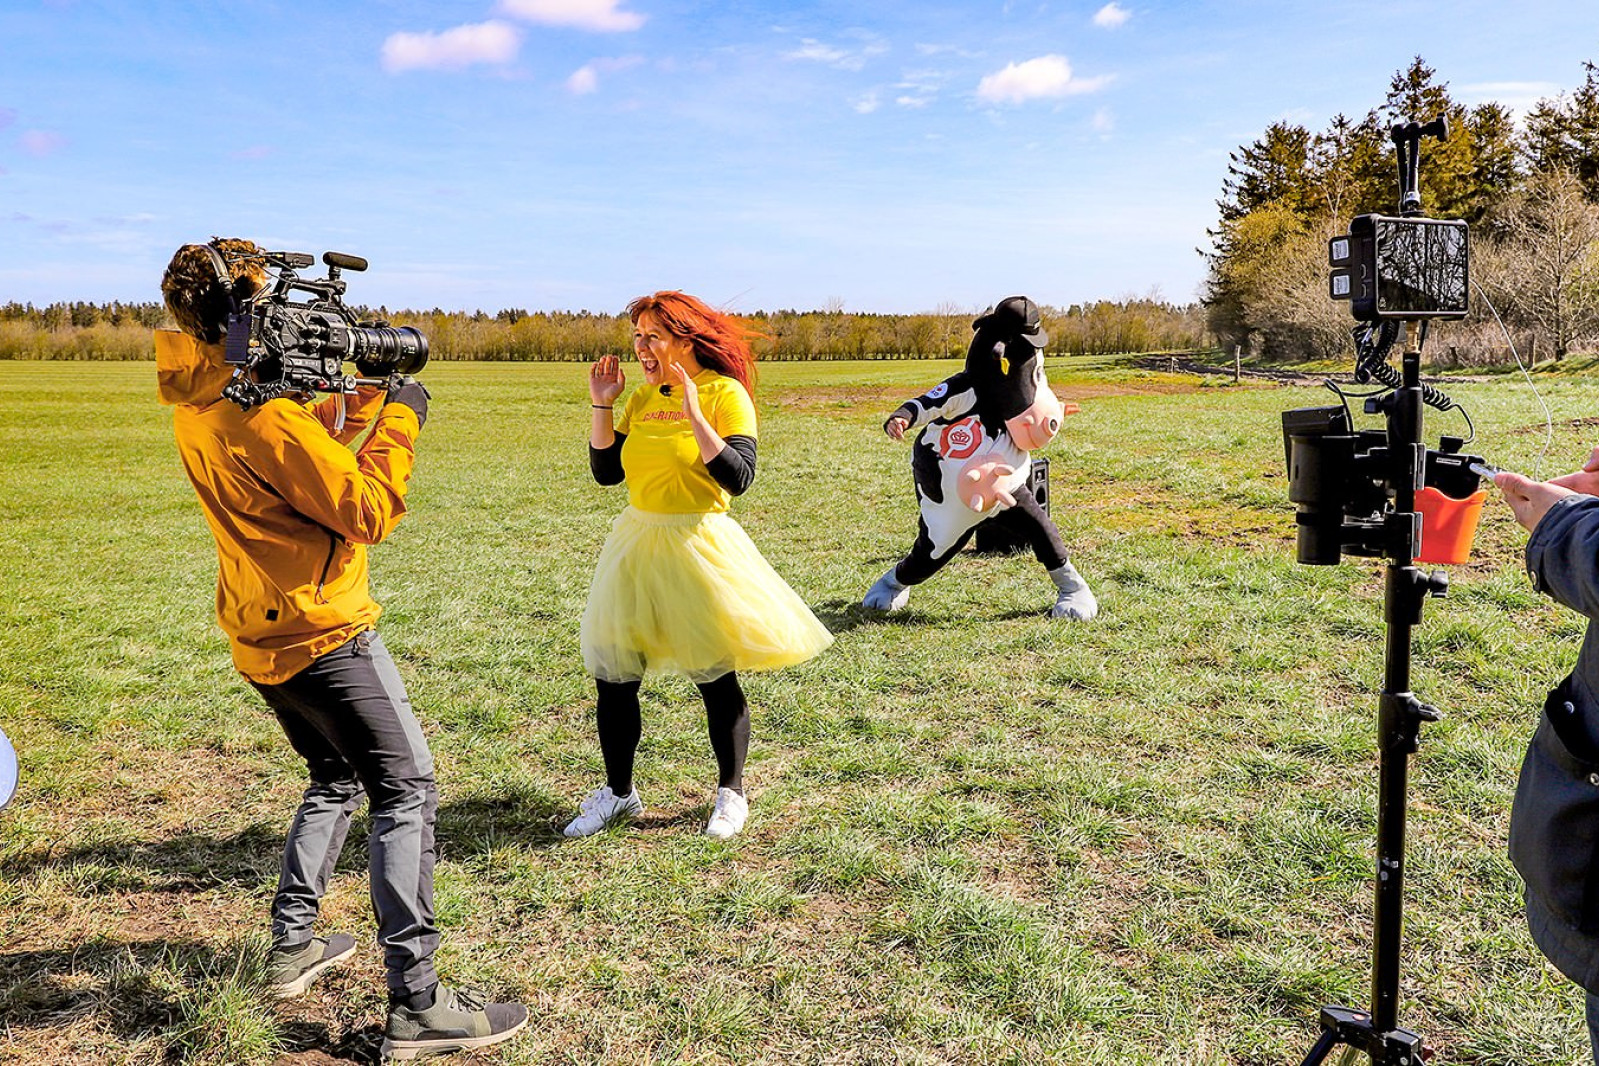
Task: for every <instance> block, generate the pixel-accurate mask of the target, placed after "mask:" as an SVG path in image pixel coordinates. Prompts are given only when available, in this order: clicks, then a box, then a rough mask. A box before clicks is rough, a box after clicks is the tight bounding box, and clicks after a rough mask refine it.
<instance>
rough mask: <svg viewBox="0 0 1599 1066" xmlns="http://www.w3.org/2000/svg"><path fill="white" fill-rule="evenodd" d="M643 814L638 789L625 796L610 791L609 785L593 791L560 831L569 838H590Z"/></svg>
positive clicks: (642, 804)
mask: <svg viewBox="0 0 1599 1066" xmlns="http://www.w3.org/2000/svg"><path fill="white" fill-rule="evenodd" d="M643 812H644V801H643V800H641V799H639V798H638V789H636V788H635V789H634V790H633V791H632V792H629V793H628V794H627V795H625V796H618V795H617V794H616V793H614V792H612V791H611V786H610V785H605V786H603V787H601V788H598V789H595V790H594V792H592V793H590V794H589V797H588V799H586V800H584V801H583V802H582V803H581V804H579V805H578V815H577V817H576V818H573V819H572V820H571V821H570V822H568V823H566V828H565V829H564V830H562V832H564V833H565V834H566V835H567V836H569V837H591V836H593V835H594V834H595V833H598V832H599V831H600V830H601V829H604V828H605V827H606V826H608V825H612V824H614V823H617V822H625V821H627V820H629V819H631V818H633V817H635V816H637V815H639V814H642V813H643Z"/></svg>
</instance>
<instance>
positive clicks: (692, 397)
mask: <svg viewBox="0 0 1599 1066" xmlns="http://www.w3.org/2000/svg"><path fill="white" fill-rule="evenodd" d="M672 376H673V377H675V378H677V383H678V384H679V385H681V386H682V388H683V413H684V414H686V415H688V416H689V418H691V419H693V420H694V421H695V422H703V421H704V420H705V415H704V413H702V412H701V411H700V387H699V386H698V385H696V384H694V378H693V376H692V375H691V374H690V373H689V372H688V371H687V370H684V369H683V364H682V363H673V364H672Z"/></svg>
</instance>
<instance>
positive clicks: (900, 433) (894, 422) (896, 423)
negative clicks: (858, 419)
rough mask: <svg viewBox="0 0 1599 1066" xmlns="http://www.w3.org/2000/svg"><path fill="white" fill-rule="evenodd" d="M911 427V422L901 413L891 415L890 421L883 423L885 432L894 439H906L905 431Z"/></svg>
mask: <svg viewBox="0 0 1599 1066" xmlns="http://www.w3.org/2000/svg"><path fill="white" fill-rule="evenodd" d="M910 427H911V424H910V423H909V422H907V421H905V419H904V418H903V417H901V416H900V415H890V416H889V419H888V421H887V422H884V423H883V432H884V433H887V434H888V435H889V436H890V437H892V438H893V439H894V440H904V439H905V431H906V430H907V429H909V428H910Z"/></svg>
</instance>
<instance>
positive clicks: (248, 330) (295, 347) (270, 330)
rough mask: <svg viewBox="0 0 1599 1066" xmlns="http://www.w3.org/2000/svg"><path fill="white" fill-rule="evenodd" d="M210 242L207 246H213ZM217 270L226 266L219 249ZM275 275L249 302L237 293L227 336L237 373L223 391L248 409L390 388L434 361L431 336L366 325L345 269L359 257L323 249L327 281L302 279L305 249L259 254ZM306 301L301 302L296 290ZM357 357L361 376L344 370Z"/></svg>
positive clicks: (359, 264)
mask: <svg viewBox="0 0 1599 1066" xmlns="http://www.w3.org/2000/svg"><path fill="white" fill-rule="evenodd" d="M208 247H209V246H208ZM213 254H214V255H215V256H216V259H217V267H218V272H219V274H220V275H221V277H222V278H223V279H226V278H227V276H228V275H227V271H226V269H225V267H224V266H223V264H222V263H221V262H220V259H221V255H220V253H218V252H216V251H215V249H214V248H213ZM261 259H263V260H264V261H265V263H266V265H267V268H268V270H269V272H275V275H276V276H275V280H274V281H273V283H272V285H271V286H270V287H268V288H265V289H263V290H262V291H261V292H259V293H258V294H256V295H255V296H253V297H251V298H250V299H248V300H247V301H243V302H241V301H239V300H237V299H236V298H234V297H232V295H231V291H232V290H231V287H229V289H228V291H229V293H230V296H229V298H230V300H231V301H232V307H231V310H230V312H229V314H228V319H227V323H228V325H227V334H226V338H225V340H224V348H225V352H226V359H227V362H228V363H229V365H231V366H233V367H234V368H235V370H234V377H233V380H232V381H231V382H229V384H228V385H227V387H226V388H224V389H223V390H222V395H223V396H224V397H226V398H227V399H229V400H232V401H233V402H234V403H236V404H238V405H239V406H240V407H242V408H244V409H245V410H249V409H250V408H251V407H255V406H257V405H259V404H263V403H266V402H267V401H268V400H272V399H276V398H277V397H279V396H292V395H305V394H308V393H316V392H328V393H345V394H348V393H353V392H354V391H355V390H356V389H357V388H358V387H360V386H362V385H370V386H377V387H380V388H386V389H392V388H395V387H397V386H398V385H399V384H402V383H403V382H404V381H405V380H406V379H407V378H408V377H409V376H410V375H414V374H416V373H417V372H419V371H420V370H421V369H422V368H423V367H424V366H425V365H427V360H428V342H427V337H426V336H424V335H423V334H422V332H421V331H420V330H418V329H416V328H415V327H412V326H391V325H389V324H388V323H387V322H362V321H360V319H359V317H358V316H357V315H356V313H355V311H354V310H352V309H351V308H350V307H349V306H348V305H346V304H345V302H344V294H345V289H346V282H345V280H344V278H343V277H342V276H341V275H342V272H343V271H346V270H355V271H362V270H365V269H366V267H367V262H366V260H365V259H362V258H361V257H360V256H355V255H347V254H345V253H343V252H325V253H323V256H322V262H323V264H324V265H326V266H327V268H328V272H327V276H326V277H325V278H314V277H312V278H308V277H302V276H301V275H300V273H299V272H300V271H301V270H304V269H305V268H306V267H309V266H311V265H312V262H313V260H312V257H311V256H310V255H309V254H307V253H305V252H263V253H261ZM297 293H298V294H303V296H304V298H303V299H295V294H297ZM347 362H353V363H354V364H355V369H356V373H354V374H351V373H347V372H346V371H345V363H347Z"/></svg>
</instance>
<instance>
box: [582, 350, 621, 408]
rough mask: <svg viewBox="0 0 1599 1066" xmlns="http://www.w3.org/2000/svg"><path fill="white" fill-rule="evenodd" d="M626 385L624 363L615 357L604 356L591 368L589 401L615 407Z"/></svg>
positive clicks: (595, 361)
mask: <svg viewBox="0 0 1599 1066" xmlns="http://www.w3.org/2000/svg"><path fill="white" fill-rule="evenodd" d="M626 385H627V376H626V375H625V374H623V373H622V361H621V360H620V359H618V358H617V357H616V356H614V355H602V356H600V357H599V358H598V359H596V360H594V363H593V365H591V366H590V367H589V400H590V401H592V402H594V403H597V404H600V405H601V406H605V407H610V406H614V405H615V403H616V398H617V397H618V396H620V395H622V389H623V387H625V386H626Z"/></svg>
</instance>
